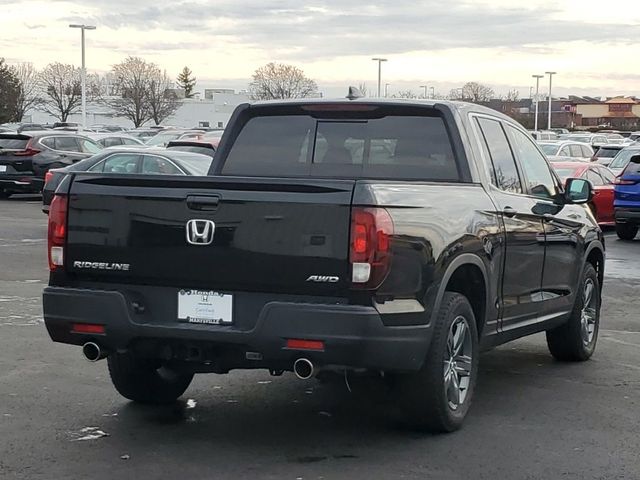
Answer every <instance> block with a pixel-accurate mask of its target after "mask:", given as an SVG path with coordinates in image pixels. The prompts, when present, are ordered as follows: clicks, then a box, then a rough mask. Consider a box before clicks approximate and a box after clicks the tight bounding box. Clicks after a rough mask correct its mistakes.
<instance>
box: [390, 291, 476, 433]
mask: <svg viewBox="0 0 640 480" xmlns="http://www.w3.org/2000/svg"><path fill="white" fill-rule="evenodd" d="M460 318H463V319H464V322H465V324H466V326H467V328H468V334H469V337H468V338H467V340H466V341H465V344H466V343H467V342H470V343H468V346H469V348H470V349H469V350H467V352H469V353H470V355H471V361H470V362H468V363H467V364H466V365H467V370H468V371H469V372H470V374H469V375H468V376H464V375H462V376H460V377H458V383H459V384H462V379H467V378H468V385H467V386H466V393H465V395H464V398H463V399H462V401H461V402H460V403H459V404H458V405H457V406H456V407H455V408H453V407H452V405H451V403H450V397H449V396H448V395H447V392H448V389H447V382H446V381H445V375H446V372H445V371H443V363H444V364H445V368H446V367H447V362H448V359H449V358H450V355H449V350H448V347H449V344H448V343H449V342H448V341H449V335H450V332H453V330H452V328H454V323H456V324H458V323H457V322H459V321H460V320H459V319H460ZM465 349H466V347H465ZM478 354H479V348H478V329H477V326H476V319H475V316H474V314H473V310H472V308H471V305H470V304H469V301H468V300H467V298H466V297H465V296H463V295H460V294H459V293H453V292H446V293H445V294H444V297H443V299H442V304H441V306H440V310H439V311H438V317H437V321H436V323H435V325H434V332H433V338H432V340H431V346H430V348H429V353H428V354H427V358H426V359H425V362H424V365H423V366H422V369H421V370H419V371H418V372H416V373H412V374H405V375H401V376H399V378H398V379H397V380H398V383H397V394H398V395H399V397H398V400H399V402H400V404H401V405H402V407H403V410H404V412H405V415H406V418H407V421H408V423H409V426H410V427H411V428H415V429H418V430H422V431H428V432H433V433H442V432H453V431H455V430H458V429H459V428H460V427H461V426H462V422H463V420H464V418H465V416H466V415H467V412H468V411H469V406H470V405H471V401H472V398H473V392H474V389H475V384H476V381H477V376H478ZM454 365H455V364H454ZM461 365H462V363H461ZM449 366H450V367H451V364H449ZM455 368H456V371H457V368H458V367H457V365H455ZM456 376H457V374H456ZM450 378H451V377H450ZM454 391H455V389H454Z"/></svg>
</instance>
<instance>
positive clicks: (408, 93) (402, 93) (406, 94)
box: [391, 89, 418, 98]
mask: <svg viewBox="0 0 640 480" xmlns="http://www.w3.org/2000/svg"><path fill="white" fill-rule="evenodd" d="M391 98H418V94H417V93H416V92H414V91H413V90H409V89H407V90H399V91H398V93H394V94H393V95H392V96H391Z"/></svg>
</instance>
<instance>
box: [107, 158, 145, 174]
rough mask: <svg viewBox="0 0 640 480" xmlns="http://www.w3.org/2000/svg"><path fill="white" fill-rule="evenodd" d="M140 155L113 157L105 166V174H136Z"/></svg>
mask: <svg viewBox="0 0 640 480" xmlns="http://www.w3.org/2000/svg"><path fill="white" fill-rule="evenodd" d="M138 158H139V155H131V154H127V153H122V154H117V155H112V156H110V157H109V158H107V159H106V160H105V161H104V162H102V164H103V170H102V171H103V172H104V173H136V172H137V170H138Z"/></svg>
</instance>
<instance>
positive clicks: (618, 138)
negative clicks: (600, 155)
mask: <svg viewBox="0 0 640 480" xmlns="http://www.w3.org/2000/svg"><path fill="white" fill-rule="evenodd" d="M605 137H607V142H608V143H609V144H612V145H622V142H624V137H623V136H622V135H620V134H619V133H605Z"/></svg>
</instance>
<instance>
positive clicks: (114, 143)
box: [87, 133, 146, 148]
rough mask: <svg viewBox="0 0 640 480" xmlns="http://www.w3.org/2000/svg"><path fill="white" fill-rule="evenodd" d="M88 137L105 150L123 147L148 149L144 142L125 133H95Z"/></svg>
mask: <svg viewBox="0 0 640 480" xmlns="http://www.w3.org/2000/svg"><path fill="white" fill-rule="evenodd" d="M87 136H88V137H89V138H92V139H93V140H95V142H96V143H98V144H100V145H102V146H103V147H105V148H107V147H121V146H123V145H124V146H127V147H146V144H145V143H144V142H143V141H142V140H139V139H137V138H134V137H132V136H131V135H127V134H125V133H93V134H89V135H87Z"/></svg>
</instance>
